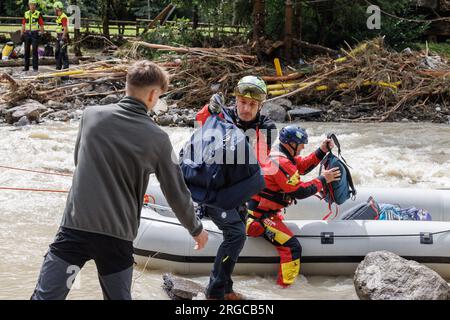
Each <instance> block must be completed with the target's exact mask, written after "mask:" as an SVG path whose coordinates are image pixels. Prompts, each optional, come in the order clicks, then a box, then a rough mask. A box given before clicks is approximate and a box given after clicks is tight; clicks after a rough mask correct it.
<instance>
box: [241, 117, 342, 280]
mask: <svg viewBox="0 0 450 320" xmlns="http://www.w3.org/2000/svg"><path fill="white" fill-rule="evenodd" d="M279 140H280V144H279V145H276V146H274V148H273V149H272V151H271V153H270V156H269V159H268V161H267V162H266V163H265V164H262V169H263V172H264V179H265V182H266V188H265V189H264V190H263V191H262V192H261V193H259V194H258V195H256V196H254V197H253V198H252V200H251V201H250V202H249V203H248V210H249V211H248V212H249V217H248V219H247V235H248V236H251V237H260V236H262V237H264V239H266V240H267V241H269V242H270V243H271V244H273V245H274V246H275V247H276V249H277V251H278V253H279V255H280V267H279V272H278V279H277V283H278V284H279V285H280V286H282V287H288V286H289V285H291V284H292V283H293V282H294V281H295V279H296V277H297V275H298V274H299V272H300V258H301V254H302V247H301V245H300V243H299V241H298V240H297V238H296V237H294V234H293V233H292V231H291V230H290V229H289V228H288V227H287V226H286V225H285V223H284V222H283V219H284V217H283V215H282V213H281V211H282V209H284V208H285V207H287V206H289V205H290V204H291V203H292V202H294V201H296V199H305V198H307V197H310V196H313V195H315V194H316V193H318V192H320V191H322V190H323V189H324V187H325V186H326V184H327V183H331V182H333V181H338V180H340V176H341V173H340V172H339V169H338V168H334V169H332V170H328V171H324V172H323V174H322V175H321V176H319V177H317V178H315V179H313V180H311V181H308V182H302V181H301V179H300V176H301V175H305V174H307V173H309V172H311V171H312V170H313V169H314V168H315V167H316V166H317V165H319V164H320V161H321V160H322V159H323V158H324V157H325V155H326V153H327V152H328V150H329V149H332V148H333V147H334V143H333V141H332V140H330V139H326V140H325V141H323V142H322V144H321V146H320V148H318V149H317V150H316V151H315V152H313V153H311V154H310V155H308V156H306V157H301V156H300V153H301V151H302V150H303V149H304V148H305V144H307V143H308V135H307V133H306V131H305V130H304V129H302V128H299V127H297V126H288V127H285V128H283V129H282V130H281V131H280V135H279Z"/></svg>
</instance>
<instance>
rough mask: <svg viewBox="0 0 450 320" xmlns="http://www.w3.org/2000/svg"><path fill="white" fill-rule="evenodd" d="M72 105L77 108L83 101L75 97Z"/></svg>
mask: <svg viewBox="0 0 450 320" xmlns="http://www.w3.org/2000/svg"><path fill="white" fill-rule="evenodd" d="M74 105H75V106H76V107H77V108H79V107H81V106H82V105H83V101H81V100H80V99H75V102H74Z"/></svg>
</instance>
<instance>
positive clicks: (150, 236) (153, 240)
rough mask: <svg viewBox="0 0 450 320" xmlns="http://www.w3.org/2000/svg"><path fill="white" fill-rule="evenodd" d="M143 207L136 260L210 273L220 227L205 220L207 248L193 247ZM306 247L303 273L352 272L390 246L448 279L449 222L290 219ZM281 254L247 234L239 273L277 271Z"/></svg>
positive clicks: (173, 223)
mask: <svg viewBox="0 0 450 320" xmlns="http://www.w3.org/2000/svg"><path fill="white" fill-rule="evenodd" d="M153 208H154V209H149V208H145V209H144V210H143V211H142V218H141V225H140V228H139V232H138V236H137V238H136V240H135V242H134V250H135V259H136V262H137V263H138V264H140V265H146V267H147V269H160V270H164V271H170V272H174V273H178V274H196V275H208V274H209V272H210V270H211V267H212V264H213V261H214V258H215V254H216V252H217V248H218V246H219V245H220V243H221V242H222V234H221V232H220V230H218V228H217V227H216V226H215V225H214V223H213V222H212V221H211V220H209V219H206V218H205V219H203V220H202V221H203V225H204V227H205V228H206V229H207V230H208V231H209V242H208V244H207V246H206V248H205V249H203V250H201V251H195V250H194V249H193V247H194V241H193V239H192V238H191V236H190V235H189V234H188V232H187V231H186V230H185V229H184V228H183V227H182V226H181V225H180V224H179V222H178V220H177V219H176V218H174V217H173V213H172V212H170V211H169V209H167V208H166V207H159V206H153ZM287 225H288V226H289V227H290V228H291V230H292V231H293V232H294V234H295V235H296V236H297V237H298V238H299V241H300V243H301V245H302V247H303V257H302V265H301V273H302V274H305V275H352V274H353V273H354V271H355V270H356V267H357V266H358V264H359V262H361V261H362V260H363V259H364V257H365V255H366V254H368V253H369V252H373V251H378V250H388V251H391V252H393V253H396V254H398V255H400V256H402V257H405V258H407V259H411V260H415V261H417V262H420V263H423V264H425V265H427V266H428V267H430V268H432V269H433V270H435V271H436V272H438V273H439V274H440V275H441V276H443V277H444V278H446V279H450V222H445V221H444V222H442V221H441V222H436V221H369V220H332V221H322V220H287ZM278 262H279V257H278V255H277V252H276V250H275V248H274V247H273V246H272V245H270V244H269V243H267V242H266V241H265V240H264V239H261V238H248V239H247V242H246V244H245V247H244V249H243V251H242V252H241V255H240V257H239V260H238V263H237V265H236V268H235V272H234V273H235V274H258V275H275V274H276V272H277V270H278Z"/></svg>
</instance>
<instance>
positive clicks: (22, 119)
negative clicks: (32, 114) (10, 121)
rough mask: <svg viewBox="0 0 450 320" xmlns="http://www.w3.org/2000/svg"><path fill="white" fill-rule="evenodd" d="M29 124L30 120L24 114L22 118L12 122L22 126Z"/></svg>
mask: <svg viewBox="0 0 450 320" xmlns="http://www.w3.org/2000/svg"><path fill="white" fill-rule="evenodd" d="M30 124H31V122H30V120H28V118H27V117H26V116H23V117H22V118H20V119H19V121H17V122H16V123H14V126H16V127H24V126H28V125H30Z"/></svg>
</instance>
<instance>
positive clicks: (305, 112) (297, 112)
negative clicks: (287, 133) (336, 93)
mask: <svg viewBox="0 0 450 320" xmlns="http://www.w3.org/2000/svg"><path fill="white" fill-rule="evenodd" d="M322 112H323V111H322V110H319V109H315V108H309V107H299V106H296V107H295V108H294V109H292V110H290V111H288V114H289V116H290V117H291V119H295V118H300V119H309V118H314V117H319V116H320V115H321V114H322Z"/></svg>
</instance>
